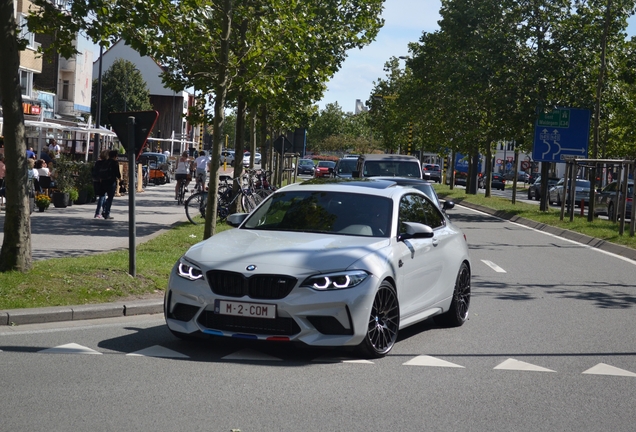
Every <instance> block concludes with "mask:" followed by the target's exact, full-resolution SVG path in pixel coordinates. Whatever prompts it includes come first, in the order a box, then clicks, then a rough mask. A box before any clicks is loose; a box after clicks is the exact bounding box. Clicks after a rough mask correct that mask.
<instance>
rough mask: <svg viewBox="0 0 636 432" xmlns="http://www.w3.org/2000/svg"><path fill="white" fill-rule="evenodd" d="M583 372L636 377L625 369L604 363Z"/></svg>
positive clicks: (635, 374)
mask: <svg viewBox="0 0 636 432" xmlns="http://www.w3.org/2000/svg"><path fill="white" fill-rule="evenodd" d="M583 373H584V374H591V375H614V376H626V377H636V373H634V372H630V371H627V370H625V369H619V368H617V367H615V366H610V365H608V364H605V363H599V364H597V365H596V366H594V367H591V368H589V369H588V370H586V371H585V372H583Z"/></svg>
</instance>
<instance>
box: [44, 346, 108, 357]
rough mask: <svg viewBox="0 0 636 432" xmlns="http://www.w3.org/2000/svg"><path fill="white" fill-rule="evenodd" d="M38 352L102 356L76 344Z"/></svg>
mask: <svg viewBox="0 0 636 432" xmlns="http://www.w3.org/2000/svg"><path fill="white" fill-rule="evenodd" d="M38 352H39V353H46V354H99V355H101V354H102V353H100V352H98V351H95V350H92V349H90V348H87V347H85V346H82V345H78V344H76V343H69V344H66V345H60V346H56V347H55V348H47V349H44V350H42V351H38Z"/></svg>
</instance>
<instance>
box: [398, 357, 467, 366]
mask: <svg viewBox="0 0 636 432" xmlns="http://www.w3.org/2000/svg"><path fill="white" fill-rule="evenodd" d="M402 365H403V366H434V367H451V368H463V369H465V367H464V366H460V365H458V364H455V363H451V362H448V361H446V360H442V359H438V358H435V357H431V356H427V355H421V356H417V357H415V358H413V359H411V360H409V361H407V362H406V363H403V364H402Z"/></svg>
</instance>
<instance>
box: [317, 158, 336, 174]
mask: <svg viewBox="0 0 636 432" xmlns="http://www.w3.org/2000/svg"><path fill="white" fill-rule="evenodd" d="M335 166H336V163H335V162H333V161H320V162H318V165H316V172H315V173H314V176H315V177H331V176H332V175H333V169H334V167H335Z"/></svg>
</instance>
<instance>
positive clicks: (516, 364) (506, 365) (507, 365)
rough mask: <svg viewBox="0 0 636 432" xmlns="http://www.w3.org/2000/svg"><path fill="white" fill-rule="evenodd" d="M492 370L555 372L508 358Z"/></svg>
mask: <svg viewBox="0 0 636 432" xmlns="http://www.w3.org/2000/svg"><path fill="white" fill-rule="evenodd" d="M494 369H500V370H517V371H534V372H555V371H553V370H551V369H546V368H544V367H541V366H537V365H533V364H531V363H526V362H522V361H520V360H515V359H511V358H509V359H508V360H506V361H504V362H503V363H500V364H499V365H497V366H495V367H494Z"/></svg>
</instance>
